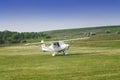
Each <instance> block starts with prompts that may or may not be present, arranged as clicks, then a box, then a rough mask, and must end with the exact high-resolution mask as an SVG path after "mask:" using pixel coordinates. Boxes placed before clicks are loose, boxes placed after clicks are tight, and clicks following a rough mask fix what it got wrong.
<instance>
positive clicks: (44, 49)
mask: <svg viewBox="0 0 120 80" xmlns="http://www.w3.org/2000/svg"><path fill="white" fill-rule="evenodd" d="M41 48H42V51H43V52H46V51H49V50H48V48H47V47H46V46H45V43H44V41H43V40H41Z"/></svg>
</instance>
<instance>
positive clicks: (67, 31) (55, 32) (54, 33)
mask: <svg viewBox="0 0 120 80" xmlns="http://www.w3.org/2000/svg"><path fill="white" fill-rule="evenodd" d="M105 31H110V32H111V33H114V32H117V31H120V26H100V27H90V28H76V29H64V30H52V31H46V32H44V33H46V34H49V35H50V36H70V35H79V34H85V33H89V32H95V33H97V34H99V33H105Z"/></svg>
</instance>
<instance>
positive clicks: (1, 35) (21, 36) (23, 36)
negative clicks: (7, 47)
mask: <svg viewBox="0 0 120 80" xmlns="http://www.w3.org/2000/svg"><path fill="white" fill-rule="evenodd" d="M38 38H46V39H48V38H51V37H50V36H49V35H48V34H44V33H43V32H21V33H19V32H12V31H8V30H5V31H0V44H9V43H26V42H27V39H38Z"/></svg>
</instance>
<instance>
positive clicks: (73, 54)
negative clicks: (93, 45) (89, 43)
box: [56, 53, 96, 56]
mask: <svg viewBox="0 0 120 80" xmlns="http://www.w3.org/2000/svg"><path fill="white" fill-rule="evenodd" d="M93 54H96V53H71V54H67V55H66V56H75V55H78V56H79V55H93ZM56 56H65V55H63V54H57V55H56Z"/></svg>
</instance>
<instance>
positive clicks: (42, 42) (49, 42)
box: [25, 37, 90, 45]
mask: <svg viewBox="0 0 120 80" xmlns="http://www.w3.org/2000/svg"><path fill="white" fill-rule="evenodd" d="M89 38H90V37H84V38H75V39H68V40H59V41H64V42H68V41H77V40H87V39H89ZM59 41H46V42H44V41H43V40H42V41H41V42H35V43H27V44H25V45H37V44H52V43H56V42H59Z"/></svg>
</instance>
